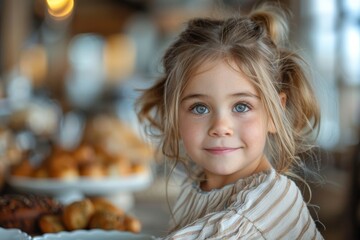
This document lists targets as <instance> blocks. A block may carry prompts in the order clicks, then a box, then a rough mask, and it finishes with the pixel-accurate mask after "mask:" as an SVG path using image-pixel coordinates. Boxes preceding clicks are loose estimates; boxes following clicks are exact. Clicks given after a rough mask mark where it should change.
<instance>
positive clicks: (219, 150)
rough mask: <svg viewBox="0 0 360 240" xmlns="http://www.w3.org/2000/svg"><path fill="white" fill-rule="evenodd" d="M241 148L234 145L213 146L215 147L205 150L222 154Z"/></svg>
mask: <svg viewBox="0 0 360 240" xmlns="http://www.w3.org/2000/svg"><path fill="white" fill-rule="evenodd" d="M238 149H240V148H239V147H237V148H233V147H213V148H204V150H205V151H207V152H209V153H211V154H214V155H222V154H228V153H231V152H234V151H236V150H238Z"/></svg>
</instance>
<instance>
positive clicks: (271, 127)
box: [268, 92, 287, 133]
mask: <svg viewBox="0 0 360 240" xmlns="http://www.w3.org/2000/svg"><path fill="white" fill-rule="evenodd" d="M279 100H280V103H281V107H282V108H283V109H285V107H286V100H287V96H286V94H285V93H284V92H281V93H279ZM268 132H269V133H276V128H275V124H274V122H273V120H272V119H269V123H268Z"/></svg>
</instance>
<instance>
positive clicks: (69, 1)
mask: <svg viewBox="0 0 360 240" xmlns="http://www.w3.org/2000/svg"><path fill="white" fill-rule="evenodd" d="M46 3H47V6H48V12H49V14H50V16H52V17H54V18H55V19H60V20H61V19H65V18H67V17H69V16H70V15H71V13H72V12H73V10H74V0H46Z"/></svg>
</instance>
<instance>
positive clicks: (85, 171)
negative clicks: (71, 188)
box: [79, 162, 106, 178]
mask: <svg viewBox="0 0 360 240" xmlns="http://www.w3.org/2000/svg"><path fill="white" fill-rule="evenodd" d="M79 174H80V176H82V177H91V178H103V177H105V176H106V173H105V171H104V168H103V166H102V164H101V163H99V162H89V163H86V164H82V165H81V166H80V167H79Z"/></svg>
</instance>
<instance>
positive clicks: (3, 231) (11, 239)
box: [0, 227, 32, 240]
mask: <svg viewBox="0 0 360 240" xmlns="http://www.w3.org/2000/svg"><path fill="white" fill-rule="evenodd" d="M0 239H6V240H31V239H32V238H31V237H30V236H29V235H27V234H26V233H24V232H22V231H21V230H19V229H15V228H2V227H0Z"/></svg>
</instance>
